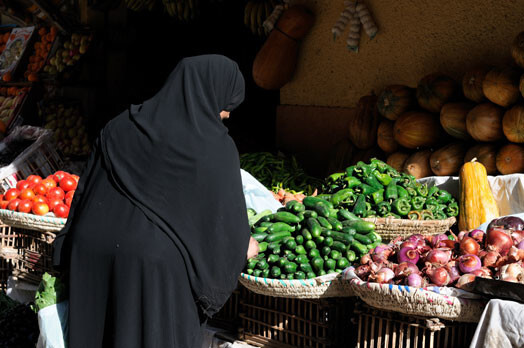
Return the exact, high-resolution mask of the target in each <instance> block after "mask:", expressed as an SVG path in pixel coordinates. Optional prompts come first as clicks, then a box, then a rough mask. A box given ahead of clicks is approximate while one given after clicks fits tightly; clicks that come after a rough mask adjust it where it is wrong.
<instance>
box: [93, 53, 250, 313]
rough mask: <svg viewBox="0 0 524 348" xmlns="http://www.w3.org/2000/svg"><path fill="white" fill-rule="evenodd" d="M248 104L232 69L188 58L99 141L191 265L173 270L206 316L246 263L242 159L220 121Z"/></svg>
mask: <svg viewBox="0 0 524 348" xmlns="http://www.w3.org/2000/svg"><path fill="white" fill-rule="evenodd" d="M243 99H244V79H243V77H242V74H241V72H240V70H239V68H238V65H237V64H236V63H235V62H233V61H232V60H230V59H228V58H226V57H224V56H219V55H205V56H197V57H191V58H186V59H183V60H182V61H181V62H180V63H179V64H178V65H177V66H176V68H175V70H174V71H173V72H172V73H171V75H170V76H169V78H168V79H167V82H166V84H165V85H164V86H163V87H162V89H161V90H160V91H159V92H158V93H157V94H156V95H155V96H154V97H153V98H151V99H149V100H147V101H146V102H144V103H143V104H142V105H140V106H136V105H134V106H132V107H131V109H130V110H129V111H128V112H125V113H123V114H121V115H119V116H118V117H116V118H115V119H113V120H112V121H111V122H109V123H108V125H107V126H106V127H105V128H104V130H103V132H102V136H101V145H102V150H103V152H104V156H105V159H106V163H107V165H108V167H109V168H110V171H111V174H112V177H113V178H114V180H115V182H116V184H117V185H118V186H119V187H120V189H121V190H122V192H124V193H125V194H126V195H127V196H128V197H129V198H130V199H131V200H132V201H133V202H134V203H135V204H136V205H137V206H138V207H139V208H140V209H141V210H142V211H143V212H144V213H145V214H146V216H147V217H148V218H149V219H150V220H151V221H152V222H153V223H155V224H157V225H158V226H159V227H160V228H161V229H162V230H163V231H164V232H165V233H167V234H168V236H169V237H170V238H171V239H172V241H173V243H174V244H175V245H176V247H177V248H178V249H179V250H180V252H181V254H182V256H183V258H184V262H185V264H184V265H173V267H185V269H186V270H187V274H188V277H189V279H190V282H191V287H192V289H193V297H194V300H195V301H196V302H197V303H199V304H200V306H201V308H202V310H203V311H204V313H206V314H208V315H212V314H213V313H215V312H216V311H218V310H219V309H220V307H221V306H222V305H223V304H224V303H225V301H226V300H227V298H228V297H229V295H230V294H231V291H232V290H233V289H234V288H235V286H236V284H237V277H238V275H239V273H240V271H241V270H242V268H243V267H244V265H245V262H246V252H247V248H248V242H249V235H250V233H249V226H248V220H247V213H246V205H245V201H244V195H243V192H242V183H241V177H240V164H239V157H238V151H237V148H236V146H235V144H234V142H233V140H232V139H231V137H230V136H229V134H228V130H227V128H226V127H225V126H224V124H223V123H222V120H221V119H220V116H219V114H220V111H222V110H227V111H232V110H233V109H235V108H236V107H237V106H238V105H239V104H240V103H241V102H242V101H243ZM144 232H145V233H147V231H144ZM188 300H189V299H188Z"/></svg>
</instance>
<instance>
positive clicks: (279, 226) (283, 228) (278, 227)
mask: <svg viewBox="0 0 524 348" xmlns="http://www.w3.org/2000/svg"><path fill="white" fill-rule="evenodd" d="M276 214H278V213H276ZM295 217H296V216H295ZM297 219H298V218H297ZM267 230H268V231H269V233H277V232H293V231H295V228H294V227H292V226H290V225H288V224H286V223H285V222H280V221H279V222H275V223H273V224H272V225H271V226H269V227H268V228H267Z"/></svg>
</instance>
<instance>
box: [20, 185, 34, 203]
mask: <svg viewBox="0 0 524 348" xmlns="http://www.w3.org/2000/svg"><path fill="white" fill-rule="evenodd" d="M35 197H36V195H35V193H34V192H33V190H32V189H30V188H26V189H23V190H22V191H20V194H19V195H18V198H20V199H28V200H31V201H32V200H33V199H35Z"/></svg>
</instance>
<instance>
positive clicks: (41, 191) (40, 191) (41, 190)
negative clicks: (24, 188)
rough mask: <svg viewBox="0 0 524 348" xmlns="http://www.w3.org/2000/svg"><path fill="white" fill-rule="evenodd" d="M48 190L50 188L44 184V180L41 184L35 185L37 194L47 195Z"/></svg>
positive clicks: (34, 188)
mask: <svg viewBox="0 0 524 348" xmlns="http://www.w3.org/2000/svg"><path fill="white" fill-rule="evenodd" d="M47 191H48V188H47V186H46V185H44V184H43V182H42V183H40V184H36V185H35V187H33V192H34V193H36V194H37V195H42V196H45V194H46V193H47Z"/></svg>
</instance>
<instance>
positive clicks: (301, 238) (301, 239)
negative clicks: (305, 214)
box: [295, 234, 304, 245]
mask: <svg viewBox="0 0 524 348" xmlns="http://www.w3.org/2000/svg"><path fill="white" fill-rule="evenodd" d="M295 242H297V245H302V244H304V236H303V235H301V234H299V235H297V236H296V237H295Z"/></svg>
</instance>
